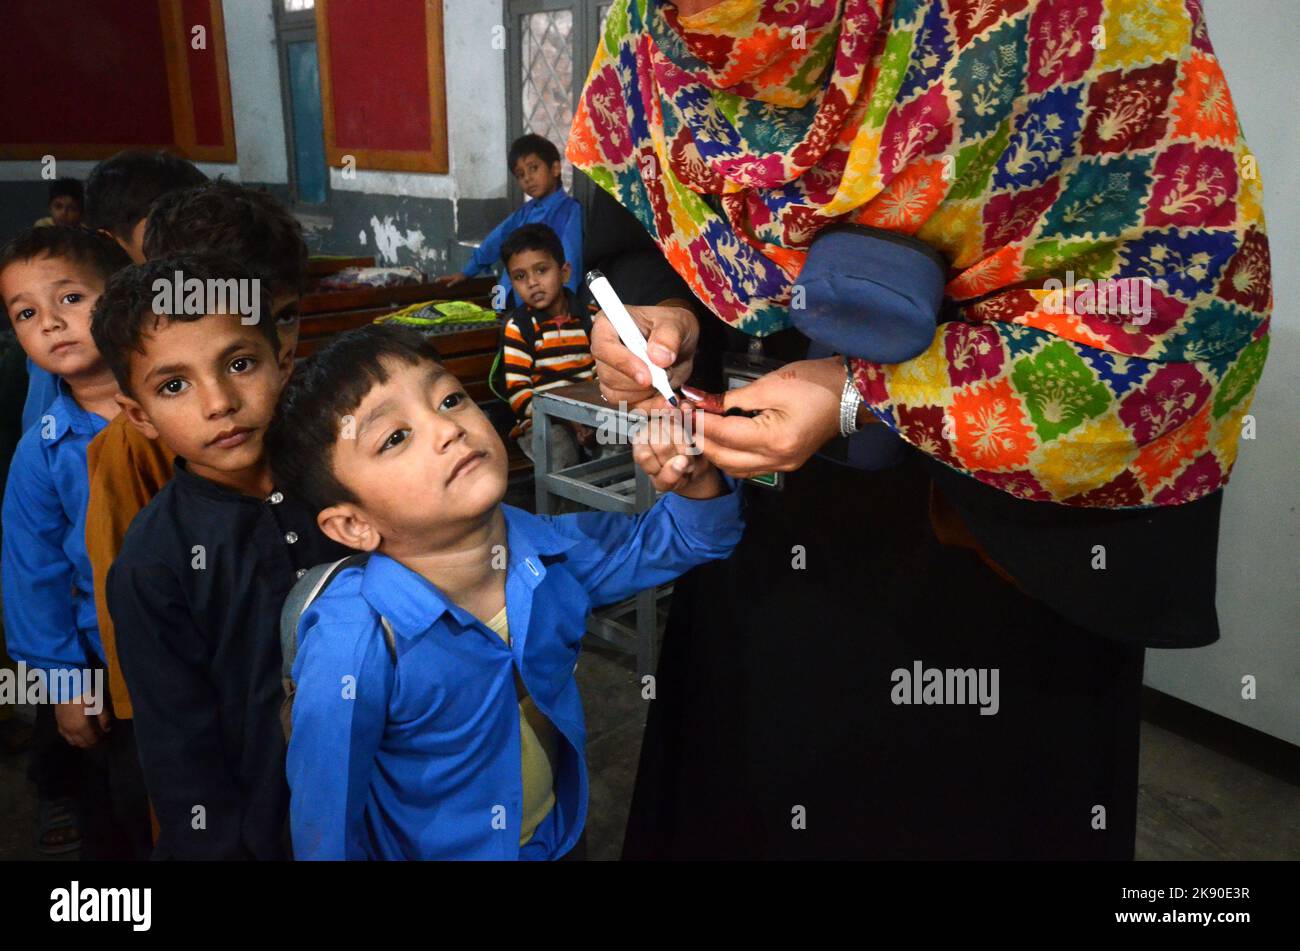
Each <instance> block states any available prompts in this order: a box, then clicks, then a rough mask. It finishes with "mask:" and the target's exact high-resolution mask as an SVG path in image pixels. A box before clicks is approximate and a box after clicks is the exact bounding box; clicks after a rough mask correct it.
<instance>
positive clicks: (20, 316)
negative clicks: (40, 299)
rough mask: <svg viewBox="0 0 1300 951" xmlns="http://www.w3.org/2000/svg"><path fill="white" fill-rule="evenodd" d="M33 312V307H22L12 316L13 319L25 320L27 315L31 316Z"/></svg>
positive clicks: (34, 311)
mask: <svg viewBox="0 0 1300 951" xmlns="http://www.w3.org/2000/svg"><path fill="white" fill-rule="evenodd" d="M35 313H36V310H35V308H32V307H24V308H23V309H22V310H20V311H19V312H18V313H17V314H16V315H15V316H14V320H27V319H28V318H29V317H31V316H32V315H33V314H35Z"/></svg>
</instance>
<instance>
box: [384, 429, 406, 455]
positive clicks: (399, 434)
mask: <svg viewBox="0 0 1300 951" xmlns="http://www.w3.org/2000/svg"><path fill="white" fill-rule="evenodd" d="M410 435H411V431H410V430H409V429H397V430H394V431H393V433H392V434H391V435H390V436H389V437H388V438H387V439H385V440H384V444H383V445H382V446H380V447H379V451H380V452H385V451H387V450H389V449H392V448H393V447H394V446H399V445H401V444H402V443H404V442H406V440H407V439H408V438H409V437H410Z"/></svg>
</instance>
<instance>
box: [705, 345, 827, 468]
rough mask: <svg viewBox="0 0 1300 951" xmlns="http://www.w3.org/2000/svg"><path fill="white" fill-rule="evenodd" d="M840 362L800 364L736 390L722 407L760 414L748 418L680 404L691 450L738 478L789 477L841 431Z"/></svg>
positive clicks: (782, 368) (804, 361)
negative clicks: (686, 415)
mask: <svg viewBox="0 0 1300 951" xmlns="http://www.w3.org/2000/svg"><path fill="white" fill-rule="evenodd" d="M844 373H845V371H844V360H843V359H842V358H840V357H827V358H825V359H824V360H800V361H799V362H797V363H790V364H787V365H786V366H783V367H781V369H779V370H774V371H772V372H771V373H769V374H767V376H764V377H760V378H759V379H757V380H755V381H754V382H753V383H750V384H748V385H747V386H743V387H741V388H740V389H736V390H728V391H727V393H726V394H725V396H724V398H723V407H724V408H725V409H731V408H732V407H733V406H734V407H739V408H741V409H748V410H762V412H761V413H759V414H758V415H757V416H754V417H752V418H749V417H745V416H716V415H713V414H711V413H705V412H702V411H700V410H698V409H694V408H692V407H691V406H690V403H689V402H686V403H685V404H684V405H685V406H686V407H687V411H688V412H689V413H690V415H691V430H692V432H693V434H694V437H695V445H696V446H697V447H699V449H700V451H701V452H702V453H703V454H704V458H705V459H708V460H709V461H710V462H712V463H713V464H714V465H715V466H717V467H718V468H719V469H721V470H722V471H723V472H726V473H727V474H728V475H732V476H735V477H736V478H739V479H747V478H749V477H750V476H756V475H761V474H762V473H765V472H791V471H793V470H795V469H798V468H799V467H800V466H802V465H803V464H804V463H805V462H807V461H808V457H809V456H811V455H812V454H813V453H814V452H816V451H817V450H818V449H820V448H821V447H822V446H823V445H825V444H826V442H827V441H828V440H830V439H832V438H833V437H835V436H838V435H839V432H840V396H841V395H842V394H843V392H844Z"/></svg>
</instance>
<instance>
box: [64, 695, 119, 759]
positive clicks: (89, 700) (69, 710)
mask: <svg viewBox="0 0 1300 951" xmlns="http://www.w3.org/2000/svg"><path fill="white" fill-rule="evenodd" d="M93 706H98V704H97V703H96V702H95V698H94V697H92V696H91V695H90V694H85V695H83V696H80V697H77V698H76V699H75V700H69V701H67V702H66V703H56V704H55V705H54V722H55V723H56V724H58V727H59V736H61V737H63V738H64V739H65V740H67V741H68V745H69V746H75V747H78V748H79V749H89V748H90V747H92V746H94V745H95V744H96V743H98V742H99V740H100V738H101V737H102V736H103V734H105V733H107V732H108V730H109V713H108V710H107V708H105V709H102V710H100V712H99V713H98V714H95V713H91V712H90V707H93Z"/></svg>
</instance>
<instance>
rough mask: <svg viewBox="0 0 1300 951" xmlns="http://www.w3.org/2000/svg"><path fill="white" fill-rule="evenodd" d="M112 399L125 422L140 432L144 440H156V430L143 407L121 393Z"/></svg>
mask: <svg viewBox="0 0 1300 951" xmlns="http://www.w3.org/2000/svg"><path fill="white" fill-rule="evenodd" d="M113 399H115V400H117V405H118V406H120V407H121V408H122V412H123V413H124V414H125V416H126V421H127V422H128V423H130V424H131V425H132V426H134V427H135V428H136V429H138V430H140V432H141V434H143V435H144V436H145V438H146V439H157V438H158V430H157V429H156V428H154V424H153V423H152V422H151V421H150V419H149V416H148V414H147V413H145V411H144V407H143V406H141V405H140V404H139V403H137V402H136V401H135V400H134V399H132V398H131V397H129V396H127V395H125V394H123V393H118V394H117V395H116V396H115V397H113Z"/></svg>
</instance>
